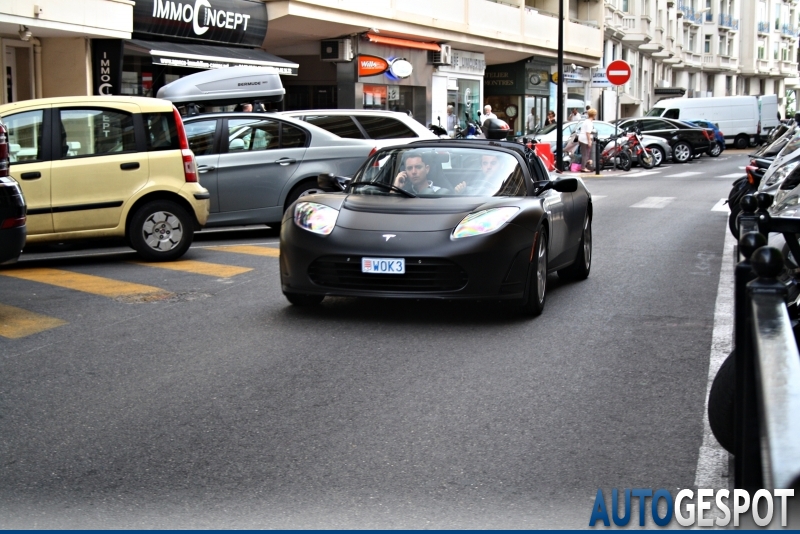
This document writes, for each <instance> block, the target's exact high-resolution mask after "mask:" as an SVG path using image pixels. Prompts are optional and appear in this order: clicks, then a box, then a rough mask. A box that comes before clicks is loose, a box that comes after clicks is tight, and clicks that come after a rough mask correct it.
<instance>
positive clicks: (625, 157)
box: [616, 150, 633, 172]
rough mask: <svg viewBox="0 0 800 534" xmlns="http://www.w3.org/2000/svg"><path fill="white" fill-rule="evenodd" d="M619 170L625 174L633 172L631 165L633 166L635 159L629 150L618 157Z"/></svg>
mask: <svg viewBox="0 0 800 534" xmlns="http://www.w3.org/2000/svg"><path fill="white" fill-rule="evenodd" d="M616 160H617V168H618V169H622V170H623V171H625V172H628V171H629V170H631V165H633V158H632V157H631V153H630V152H628V151H627V150H623V151H622V152H620V153H619V154H618V155H617V157H616Z"/></svg>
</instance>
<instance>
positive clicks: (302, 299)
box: [283, 293, 325, 306]
mask: <svg viewBox="0 0 800 534" xmlns="http://www.w3.org/2000/svg"><path fill="white" fill-rule="evenodd" d="M283 296H284V297H286V300H288V301H289V302H290V303H291V304H293V305H295V306H317V305H318V304H320V303H321V302H322V301H323V300H324V299H325V295H301V294H299V293H284V294H283Z"/></svg>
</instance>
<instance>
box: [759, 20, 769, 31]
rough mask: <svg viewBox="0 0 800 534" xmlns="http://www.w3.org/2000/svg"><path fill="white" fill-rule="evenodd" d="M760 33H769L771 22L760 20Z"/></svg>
mask: <svg viewBox="0 0 800 534" xmlns="http://www.w3.org/2000/svg"><path fill="white" fill-rule="evenodd" d="M758 33H769V22H759V23H758Z"/></svg>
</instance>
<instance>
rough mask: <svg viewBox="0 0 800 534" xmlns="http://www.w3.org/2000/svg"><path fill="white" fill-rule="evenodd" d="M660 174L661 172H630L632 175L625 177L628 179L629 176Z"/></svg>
mask: <svg viewBox="0 0 800 534" xmlns="http://www.w3.org/2000/svg"><path fill="white" fill-rule="evenodd" d="M660 172H661V171H639V172H632V173H630V174H627V175H625V176H628V177H631V176H650V175H651V174H658V173H660Z"/></svg>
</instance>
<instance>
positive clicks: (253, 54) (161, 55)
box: [125, 39, 300, 76]
mask: <svg viewBox="0 0 800 534" xmlns="http://www.w3.org/2000/svg"><path fill="white" fill-rule="evenodd" d="M125 48H126V49H127V48H130V49H132V50H135V51H138V52H143V53H145V54H148V55H150V56H152V57H153V64H154V65H165V66H172V67H188V68H192V69H218V68H223V67H233V66H237V65H252V66H257V67H275V68H276V69H278V72H280V74H284V75H289V76H297V70H298V69H299V68H300V65H298V64H297V63H293V62H291V61H289V60H288V59H283V58H281V57H278V56H276V55H274V54H270V53H269V52H265V51H264V50H261V49H260V48H232V47H224V46H208V45H198V44H181V43H167V42H160V41H141V40H139V39H131V40H129V41H125Z"/></svg>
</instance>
